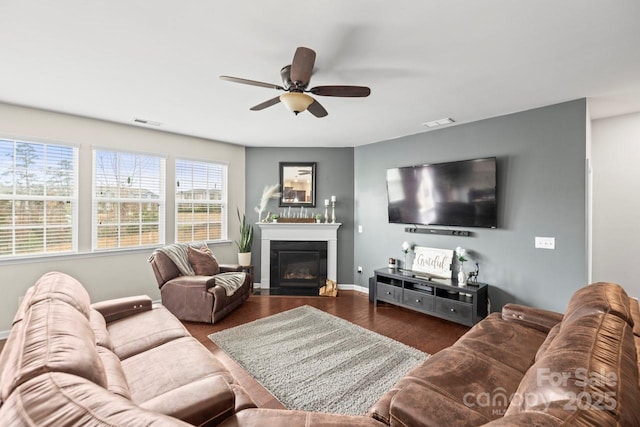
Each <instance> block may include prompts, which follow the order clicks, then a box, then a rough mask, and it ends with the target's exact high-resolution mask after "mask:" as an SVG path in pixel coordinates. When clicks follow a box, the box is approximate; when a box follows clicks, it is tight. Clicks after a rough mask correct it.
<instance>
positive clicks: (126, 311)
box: [91, 295, 151, 323]
mask: <svg viewBox="0 0 640 427" xmlns="http://www.w3.org/2000/svg"><path fill="white" fill-rule="evenodd" d="M91 307H92V308H94V309H96V310H98V311H99V312H100V314H102V317H104V320H105V321H106V322H107V323H109V322H113V321H114V320H118V319H122V318H124V317H128V316H131V315H133V314H136V313H141V312H143V311H148V310H151V298H150V297H149V296H147V295H138V296H133V297H124V298H116V299H111V300H107V301H101V302H96V303H94V304H91Z"/></svg>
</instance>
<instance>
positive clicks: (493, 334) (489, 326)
mask: <svg viewBox="0 0 640 427" xmlns="http://www.w3.org/2000/svg"><path fill="white" fill-rule="evenodd" d="M546 336H547V335H546V334H545V333H543V332H541V331H540V330H538V329H535V328H530V327H527V326H525V325H524V324H521V323H518V322H512V321H509V320H504V319H503V318H502V317H501V314H500V313H492V314H490V315H489V316H487V317H486V318H485V319H484V320H483V321H482V322H480V323H478V324H476V325H475V326H474V327H473V328H471V330H469V332H467V333H466V334H464V335H463V336H462V337H461V338H460V339H459V340H458V341H457V342H456V343H455V344H454V345H455V346H463V347H466V348H467V349H468V350H469V351H470V352H472V353H481V354H483V355H484V356H485V357H487V358H490V359H492V360H495V361H496V362H497V363H502V364H504V365H507V366H509V367H511V368H513V369H515V370H517V371H518V372H520V373H521V374H522V375H524V373H525V372H527V370H528V369H529V368H530V367H531V365H532V364H533V362H534V360H535V356H536V352H537V351H538V349H539V348H540V345H541V344H542V343H543V342H544V340H545V338H546Z"/></svg>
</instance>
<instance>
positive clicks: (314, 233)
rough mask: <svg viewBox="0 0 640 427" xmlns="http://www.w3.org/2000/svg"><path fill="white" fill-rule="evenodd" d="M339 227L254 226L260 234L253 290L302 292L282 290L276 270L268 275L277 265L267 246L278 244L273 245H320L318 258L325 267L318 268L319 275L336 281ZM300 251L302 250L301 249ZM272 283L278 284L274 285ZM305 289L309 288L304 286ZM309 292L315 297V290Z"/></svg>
mask: <svg viewBox="0 0 640 427" xmlns="http://www.w3.org/2000/svg"><path fill="white" fill-rule="evenodd" d="M340 225H341V224H340V223H271V222H268V223H267V222H260V223H258V224H257V226H258V227H260V231H261V234H262V236H261V238H260V282H258V283H256V284H255V285H254V286H255V288H256V289H266V290H271V291H273V292H274V293H275V294H277V293H284V294H296V293H297V292H281V290H286V289H291V290H299V289H305V287H300V286H293V287H289V288H287V287H286V286H287V285H285V286H284V287H283V286H282V284H280V283H279V282H280V280H279V276H280V272H279V271H278V275H277V276H276V275H275V274H272V270H273V269H278V270H280V266H279V262H277V261H276V262H274V260H273V258H272V252H271V245H272V244H278V243H277V242H288V243H302V244H312V245H315V244H321V245H323V248H324V250H326V252H323V253H321V254H320V255H319V256H321V257H324V259H325V260H326V265H324V266H322V267H320V269H321V270H320V276H324V277H325V278H327V279H331V280H333V281H336V282H337V280H338V228H339V227H340ZM305 248H306V246H305ZM296 250H298V249H295V248H294V249H293V251H294V252H295V251H296ZM302 250H303V251H304V250H305V249H302ZM276 260H277V258H276ZM302 262H310V259H306V260H303V261H302ZM323 272H324V274H323ZM272 277H273V279H272ZM272 280H275V281H278V284H276V283H275V282H273V281H272ZM319 280H320V279H319ZM322 280H324V279H322ZM308 285H309V284H308V283H305V286H308ZM306 289H310V288H309V287H307V288H306ZM312 291H315V295H318V289H315V288H313V289H312ZM298 294H303V295H311V293H307V292H303V293H298Z"/></svg>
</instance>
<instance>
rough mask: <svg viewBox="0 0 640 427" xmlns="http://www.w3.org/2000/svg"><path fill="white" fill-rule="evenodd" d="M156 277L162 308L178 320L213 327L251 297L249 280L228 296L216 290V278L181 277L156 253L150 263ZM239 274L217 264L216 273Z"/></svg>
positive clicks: (233, 268)
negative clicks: (217, 269)
mask: <svg viewBox="0 0 640 427" xmlns="http://www.w3.org/2000/svg"><path fill="white" fill-rule="evenodd" d="M149 262H150V263H151V267H152V268H153V273H154V274H155V276H156V281H157V282H158V287H159V288H160V295H161V297H162V305H164V306H165V307H166V308H167V309H168V310H169V311H170V312H171V313H173V314H174V315H175V316H176V317H177V318H178V319H180V320H186V321H190V322H203V323H215V322H217V321H219V320H220V319H222V318H223V317H225V316H226V315H227V314H229V313H231V312H232V311H233V310H235V309H236V308H237V307H239V306H240V305H241V304H242V303H243V302H244V301H246V299H247V298H249V296H250V295H251V288H252V286H253V283H251V280H252V278H251V276H250V275H249V274H247V276H246V279H245V281H244V283H243V284H242V286H241V287H240V288H239V289H238V290H236V291H235V293H234V294H233V295H231V296H227V293H226V291H225V289H224V288H223V287H221V286H216V276H203V275H194V276H185V275H182V274H181V273H180V270H179V269H178V267H177V266H176V264H175V263H174V262H173V261H171V259H170V258H169V257H168V256H167V255H165V254H164V253H162V252H160V251H158V250H156V251H154V252H153V254H152V256H151V258H150V261H149ZM235 271H242V267H241V266H239V265H235V264H220V272H221V273H228V272H235Z"/></svg>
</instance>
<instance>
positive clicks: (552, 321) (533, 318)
mask: <svg viewBox="0 0 640 427" xmlns="http://www.w3.org/2000/svg"><path fill="white" fill-rule="evenodd" d="M562 317H563V315H562V313H556V312H555V311H549V310H542V309H540V308H533V307H529V306H526V305H520V304H506V305H505V306H504V307H503V308H502V319H503V320H506V321H512V322H518V323H521V324H522V325H524V326H527V327H529V328H533V329H536V330H538V331H541V332H544V333H545V334H548V333H549V331H550V330H551V328H553V327H554V326H555V325H557V324H558V323H560V322H561V321H562Z"/></svg>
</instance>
